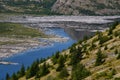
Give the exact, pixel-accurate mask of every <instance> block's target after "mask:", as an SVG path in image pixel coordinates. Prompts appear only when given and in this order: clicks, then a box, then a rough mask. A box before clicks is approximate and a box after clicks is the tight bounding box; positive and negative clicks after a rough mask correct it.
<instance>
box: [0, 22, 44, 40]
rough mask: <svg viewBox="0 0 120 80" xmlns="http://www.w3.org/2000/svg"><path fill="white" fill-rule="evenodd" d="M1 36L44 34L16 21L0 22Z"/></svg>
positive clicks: (35, 35) (40, 35)
mask: <svg viewBox="0 0 120 80" xmlns="http://www.w3.org/2000/svg"><path fill="white" fill-rule="evenodd" d="M0 36H1V37H18V38H20V37H42V36H44V34H43V33H42V32H40V31H39V30H37V29H32V28H28V27H24V26H23V25H21V24H17V23H0Z"/></svg>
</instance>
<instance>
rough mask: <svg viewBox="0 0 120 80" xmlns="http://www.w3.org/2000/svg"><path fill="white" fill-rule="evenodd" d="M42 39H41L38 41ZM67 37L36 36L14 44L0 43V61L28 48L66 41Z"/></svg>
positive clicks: (32, 48)
mask: <svg viewBox="0 0 120 80" xmlns="http://www.w3.org/2000/svg"><path fill="white" fill-rule="evenodd" d="M40 39H42V40H43V41H40ZM68 40H69V38H66V37H52V38H38V39H34V40H33V39H31V40H28V41H27V40H26V42H24V43H20V44H19V43H18V44H14V45H0V62H2V61H4V59H5V58H8V57H11V56H14V55H17V54H22V53H24V52H26V51H29V50H34V49H37V48H40V47H47V46H52V45H54V43H55V42H61V43H63V42H66V41H68Z"/></svg>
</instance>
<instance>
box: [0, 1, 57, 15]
mask: <svg viewBox="0 0 120 80" xmlns="http://www.w3.org/2000/svg"><path fill="white" fill-rule="evenodd" d="M55 2H56V0H2V1H0V13H22V14H39V15H51V14H55V13H52V12H51V7H52V6H53V4H54V3H55Z"/></svg>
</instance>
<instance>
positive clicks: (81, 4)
mask: <svg viewBox="0 0 120 80" xmlns="http://www.w3.org/2000/svg"><path fill="white" fill-rule="evenodd" d="M119 5H120V1H119V0H84V1H83V0H57V1H56V3H55V4H54V5H53V7H52V11H54V12H57V13H61V14H66V15H119V14H120V7H119Z"/></svg>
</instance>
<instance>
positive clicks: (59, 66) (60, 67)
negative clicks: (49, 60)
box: [56, 55, 65, 71]
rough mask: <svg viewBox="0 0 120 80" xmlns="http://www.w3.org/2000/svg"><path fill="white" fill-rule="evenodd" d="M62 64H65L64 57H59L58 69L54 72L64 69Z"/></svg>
mask: <svg viewBox="0 0 120 80" xmlns="http://www.w3.org/2000/svg"><path fill="white" fill-rule="evenodd" d="M64 62H65V59H64V56H63V55H61V56H60V57H59V59H58V67H57V69H56V71H61V70H62V68H63V67H64Z"/></svg>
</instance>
